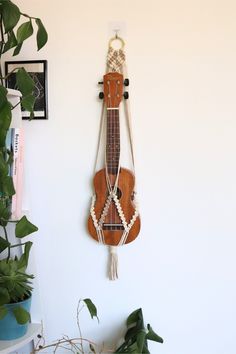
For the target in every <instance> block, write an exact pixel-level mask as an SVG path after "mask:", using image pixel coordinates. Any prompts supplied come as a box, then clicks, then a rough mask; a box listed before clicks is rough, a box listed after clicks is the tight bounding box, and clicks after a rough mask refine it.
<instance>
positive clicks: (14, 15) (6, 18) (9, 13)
mask: <svg viewBox="0 0 236 354" xmlns="http://www.w3.org/2000/svg"><path fill="white" fill-rule="evenodd" d="M1 7H2V19H3V25H4V28H5V33H7V32H10V31H11V30H12V29H13V28H14V27H15V26H16V25H17V23H18V21H19V19H20V10H19V8H18V7H17V6H16V5H15V4H13V3H12V2H11V1H4V2H1Z"/></svg>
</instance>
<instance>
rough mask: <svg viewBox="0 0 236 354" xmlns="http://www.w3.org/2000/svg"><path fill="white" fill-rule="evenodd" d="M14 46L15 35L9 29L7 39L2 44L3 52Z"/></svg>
mask: <svg viewBox="0 0 236 354" xmlns="http://www.w3.org/2000/svg"><path fill="white" fill-rule="evenodd" d="M15 46H17V40H16V36H15V33H14V32H13V31H10V32H9V33H8V40H7V42H6V44H5V45H4V49H3V53H6V52H7V51H8V50H9V49H11V48H14V47H15Z"/></svg>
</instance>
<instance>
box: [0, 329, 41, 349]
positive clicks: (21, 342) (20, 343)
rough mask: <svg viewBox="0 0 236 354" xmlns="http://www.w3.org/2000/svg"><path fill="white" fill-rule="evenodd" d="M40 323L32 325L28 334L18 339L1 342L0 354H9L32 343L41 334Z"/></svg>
mask: <svg viewBox="0 0 236 354" xmlns="http://www.w3.org/2000/svg"><path fill="white" fill-rule="evenodd" d="M41 329H42V325H41V324H40V323H30V324H29V328H28V331H27V333H26V334H25V335H24V336H23V337H21V338H18V339H14V340H0V354H9V353H11V352H14V351H16V350H18V349H20V348H21V347H24V346H25V345H26V344H28V343H30V342H31V341H32V340H33V339H34V338H35V337H36V336H37V335H38V334H41Z"/></svg>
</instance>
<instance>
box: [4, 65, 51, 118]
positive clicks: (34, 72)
mask: <svg viewBox="0 0 236 354" xmlns="http://www.w3.org/2000/svg"><path fill="white" fill-rule="evenodd" d="M22 67H23V68H24V69H25V70H26V71H27V72H28V73H29V75H30V76H31V77H32V79H33V80H34V82H35V88H34V95H35V98H36V100H35V105H34V119H48V100H47V61H46V60H31V61H29V60H24V61H6V62H5V74H6V75H8V74H9V73H10V72H11V71H12V70H14V69H16V68H22ZM6 84H7V87H8V88H11V89H17V87H16V73H15V72H14V73H12V74H10V75H9V77H8V78H7V82H6ZM29 118H30V113H29V112H27V111H25V110H24V109H23V108H22V119H29Z"/></svg>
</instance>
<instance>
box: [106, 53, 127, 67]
mask: <svg viewBox="0 0 236 354" xmlns="http://www.w3.org/2000/svg"><path fill="white" fill-rule="evenodd" d="M124 62H125V53H124V51H123V50H122V49H114V48H112V47H110V48H109V49H108V53H107V65H108V67H109V69H110V70H111V71H116V72H121V71H122V67H123V65H124Z"/></svg>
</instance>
